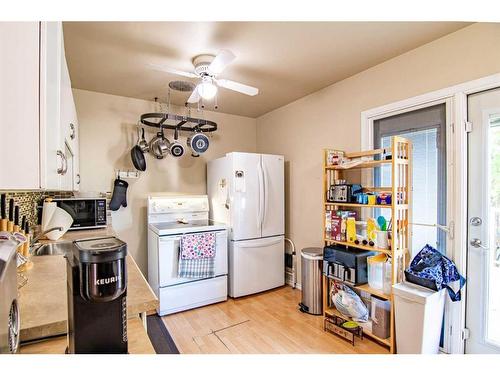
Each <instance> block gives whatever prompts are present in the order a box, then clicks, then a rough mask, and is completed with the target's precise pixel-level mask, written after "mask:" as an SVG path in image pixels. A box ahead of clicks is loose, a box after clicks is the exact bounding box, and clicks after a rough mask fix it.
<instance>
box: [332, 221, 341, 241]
mask: <svg viewBox="0 0 500 375" xmlns="http://www.w3.org/2000/svg"><path fill="white" fill-rule="evenodd" d="M331 224H332V228H331V233H332V235H331V236H332V239H333V240H335V241H343V240H342V218H341V217H340V216H337V215H333V216H332V218H331Z"/></svg>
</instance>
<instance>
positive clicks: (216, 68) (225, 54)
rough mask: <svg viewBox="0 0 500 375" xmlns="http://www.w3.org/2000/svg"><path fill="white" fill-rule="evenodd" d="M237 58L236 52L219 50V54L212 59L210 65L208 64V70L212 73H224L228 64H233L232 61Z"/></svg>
mask: <svg viewBox="0 0 500 375" xmlns="http://www.w3.org/2000/svg"><path fill="white" fill-rule="evenodd" d="M235 58H236V56H235V55H234V53H232V52H231V51H229V50H227V49H223V50H222V51H220V52H219V54H218V55H217V56H215V58H214V59H213V60H212V62H211V63H210V65H209V66H208V70H209V71H210V73H212V74H214V75H217V74H220V73H222V71H223V70H224V69H226V66H228V65H229V64H231V62H232V61H233V60H234V59H235Z"/></svg>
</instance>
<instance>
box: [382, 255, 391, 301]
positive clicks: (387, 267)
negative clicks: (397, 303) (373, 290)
mask: <svg viewBox="0 0 500 375" xmlns="http://www.w3.org/2000/svg"><path fill="white" fill-rule="evenodd" d="M391 289H392V262H391V260H390V259H389V257H387V261H386V262H385V263H384V288H383V291H384V293H385V294H391Z"/></svg>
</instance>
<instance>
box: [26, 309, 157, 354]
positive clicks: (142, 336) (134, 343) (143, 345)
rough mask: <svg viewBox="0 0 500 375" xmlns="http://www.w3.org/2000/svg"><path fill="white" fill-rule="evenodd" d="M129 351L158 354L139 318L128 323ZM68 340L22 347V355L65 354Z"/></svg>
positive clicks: (64, 338)
mask: <svg viewBox="0 0 500 375" xmlns="http://www.w3.org/2000/svg"><path fill="white" fill-rule="evenodd" d="M127 332H128V350H129V353H130V354H156V352H155V350H154V348H153V345H151V341H149V337H148V335H147V333H146V331H145V330H144V327H143V326H142V323H141V321H140V319H139V318H133V319H129V320H128V322H127ZM67 345H68V340H67V338H66V336H60V337H56V338H52V339H49V340H44V341H39V342H35V343H32V344H27V345H22V346H21V348H20V349H19V353H20V354H64V352H65V350H66V347H67Z"/></svg>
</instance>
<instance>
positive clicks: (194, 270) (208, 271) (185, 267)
mask: <svg viewBox="0 0 500 375" xmlns="http://www.w3.org/2000/svg"><path fill="white" fill-rule="evenodd" d="M178 273H179V277H185V278H188V279H204V278H208V277H214V276H215V258H200V259H180V260H179V270H178Z"/></svg>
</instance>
